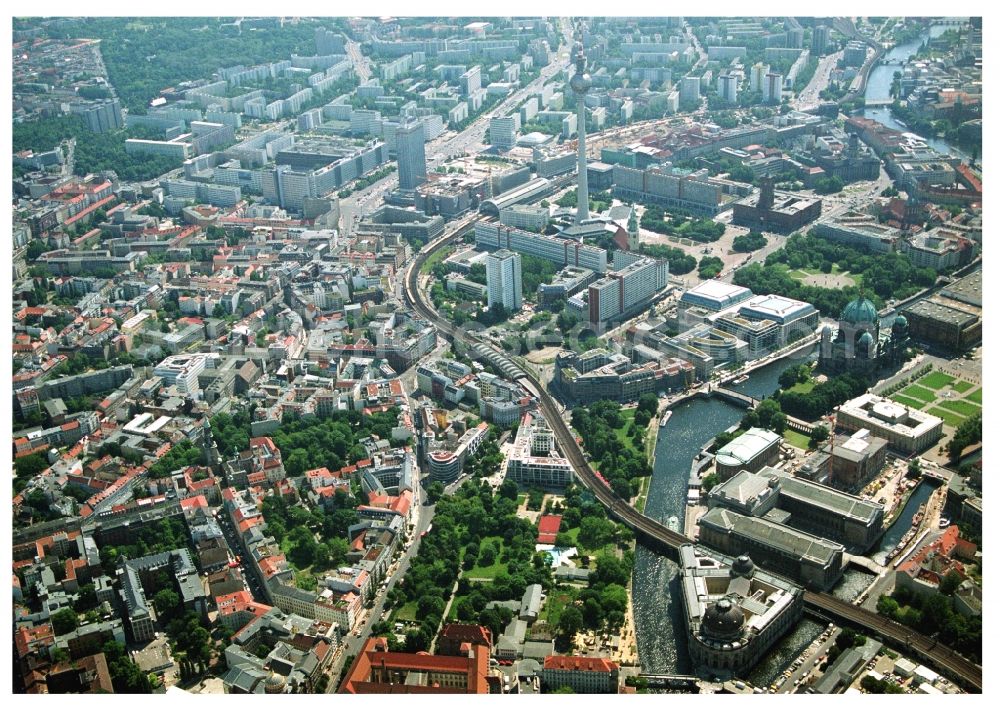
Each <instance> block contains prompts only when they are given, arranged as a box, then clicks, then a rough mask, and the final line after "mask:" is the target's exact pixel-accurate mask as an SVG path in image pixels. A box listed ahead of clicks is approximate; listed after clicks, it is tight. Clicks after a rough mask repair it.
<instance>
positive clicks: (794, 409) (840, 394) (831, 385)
mask: <svg viewBox="0 0 1000 716" xmlns="http://www.w3.org/2000/svg"><path fill="white" fill-rule="evenodd" d="M867 389H868V382H867V381H866V380H865V379H864V378H863V377H862V376H860V375H856V374H853V373H842V374H840V375H835V376H830V377H829V378H828V379H827V380H826V381H825V382H823V383H817V384H816V385H814V386H813V387H812V390H810V391H809V392H808V393H796V392H792V391H789V390H783V391H781V394H780V396H779V398H778V402H779V403H780V404H781V409H782V410H783V411H784V412H785V413H787V414H789V415H794V416H795V417H797V418H802V419H803V420H810V421H812V420H818V419H819V418H821V417H823V416H824V415H826V414H827V413H829V412H830V411H831V410H833V409H834V408H835V407H837V406H838V405H841V404H842V403H845V402H847V401H848V400H850V399H851V398H855V397H857V396H859V395H861V394H862V393H864V392H865V391H866V390H867Z"/></svg>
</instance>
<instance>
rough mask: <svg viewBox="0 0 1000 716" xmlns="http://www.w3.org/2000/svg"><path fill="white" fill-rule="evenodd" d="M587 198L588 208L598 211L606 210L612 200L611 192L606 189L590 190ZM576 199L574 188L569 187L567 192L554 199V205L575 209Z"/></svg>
mask: <svg viewBox="0 0 1000 716" xmlns="http://www.w3.org/2000/svg"><path fill="white" fill-rule="evenodd" d="M588 198H589V199H590V210H591V211H593V212H598V213H600V212H602V211H606V210H607V209H608V207H610V206H611V202H612V201H613V200H614V197H612V196H611V193H610V192H607V191H593V192H590V193H589V195H588ZM577 201H578V199H577V193H576V189H570V190H569V191H568V192H566V193H565V194H563V195H562V196H561V197H559V199H558V200H557V201H556V206H559V207H562V208H564V209H575V208H576V202H577Z"/></svg>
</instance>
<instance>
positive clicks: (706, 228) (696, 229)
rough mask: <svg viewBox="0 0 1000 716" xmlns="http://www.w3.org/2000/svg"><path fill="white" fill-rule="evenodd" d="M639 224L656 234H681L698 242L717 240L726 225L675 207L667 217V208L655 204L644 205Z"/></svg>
mask: <svg viewBox="0 0 1000 716" xmlns="http://www.w3.org/2000/svg"><path fill="white" fill-rule="evenodd" d="M640 226H642V228H644V229H646V230H647V231H655V232H656V233H658V234H667V235H669V236H681V237H683V238H685V239H691V240H692V241H697V242H699V243H709V242H712V241H718V240H719V239H721V238H722V235H723V234H724V233H726V227H725V226H724V225H723V224H720V223H718V222H715V221H712V220H711V219H697V218H694V217H689V216H685V215H684V213H683V212H679V211H677V210H675V209H671V210H670V214H669V219H668V218H667V210H666V209H664V208H663V207H662V206H657V205H655V204H651V205H649V206H647V207H646V211H645V213H643V215H642V219H641V220H640Z"/></svg>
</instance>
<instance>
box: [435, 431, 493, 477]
mask: <svg viewBox="0 0 1000 716" xmlns="http://www.w3.org/2000/svg"><path fill="white" fill-rule="evenodd" d="M489 434H490V426H489V425H487V424H486V423H485V422H483V423H480V424H479V425H477V426H476V427H474V428H469V429H468V430H466V431H465V434H464V435H462V437H461V438H459V439H458V443H457V445H456V446H455V449H454V450H436V451H434V452H432V453H430V454H429V455H428V456H427V462H428V464H429V465H430V476H431V479H432V480H439V481H441V482H452V481H453V480H457V479H458V477H459V475H461V474H462V468H463V467H464V466H465V460H466V458H467V457H468V456H470V455H475V454H476V452H477V451H478V450H479V448H480V446H481V445H482V444H483V441H485V440H486V438H487V437H489Z"/></svg>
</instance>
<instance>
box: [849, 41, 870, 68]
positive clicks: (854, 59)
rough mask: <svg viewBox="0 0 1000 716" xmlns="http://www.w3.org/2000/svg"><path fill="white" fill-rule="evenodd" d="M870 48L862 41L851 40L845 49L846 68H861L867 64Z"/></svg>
mask: <svg viewBox="0 0 1000 716" xmlns="http://www.w3.org/2000/svg"><path fill="white" fill-rule="evenodd" d="M867 54H868V47H867V46H866V45H865V43H863V42H861V41H860V40H851V41H850V42H848V43H847V47H845V48H844V67H861V66H862V65H863V64H865V57H866V56H867Z"/></svg>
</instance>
